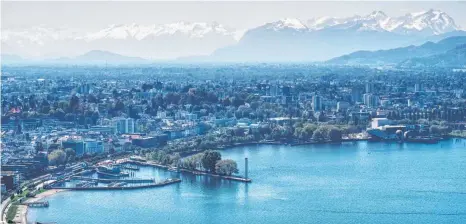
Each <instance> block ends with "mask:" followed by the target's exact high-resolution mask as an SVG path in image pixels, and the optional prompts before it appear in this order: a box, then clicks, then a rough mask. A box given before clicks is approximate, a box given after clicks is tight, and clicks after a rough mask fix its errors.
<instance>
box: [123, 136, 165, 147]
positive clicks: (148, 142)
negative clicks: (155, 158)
mask: <svg viewBox="0 0 466 224" xmlns="http://www.w3.org/2000/svg"><path fill="white" fill-rule="evenodd" d="M131 141H132V144H133V145H135V146H139V147H142V148H150V147H158V146H163V145H166V144H167V141H168V135H166V134H162V135H156V136H150V137H139V138H134V139H132V140H131Z"/></svg>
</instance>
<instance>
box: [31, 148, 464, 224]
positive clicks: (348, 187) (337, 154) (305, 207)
mask: <svg viewBox="0 0 466 224" xmlns="http://www.w3.org/2000/svg"><path fill="white" fill-rule="evenodd" d="M459 141H460V142H457V141H455V140H446V141H442V142H441V143H439V144H434V145H428V144H415V143H409V144H397V143H370V142H355V143H343V144H324V145H308V146H295V147H290V146H249V147H238V148H232V149H228V150H224V151H222V155H223V158H231V159H234V160H236V161H237V162H238V164H239V165H240V172H241V174H243V173H242V172H243V171H244V157H248V158H249V171H250V172H249V176H250V177H251V178H252V179H253V182H252V183H250V184H245V183H238V182H232V181H226V180H219V179H216V178H208V177H199V176H197V177H196V176H193V175H188V174H184V175H182V174H178V173H171V172H167V171H164V170H160V169H155V168H149V167H147V168H143V169H142V170H141V171H140V172H138V173H137V175H136V176H137V177H141V178H156V179H165V178H168V177H178V178H181V179H182V182H181V183H179V184H175V185H170V186H166V187H162V188H152V189H139V190H129V191H68V192H63V193H59V194H56V195H54V196H51V197H49V198H47V200H48V201H49V202H50V207H49V208H31V209H29V213H28V220H29V221H30V222H33V221H43V222H56V223H88V224H91V223H235V224H238V223H286V222H287V223H450V224H451V223H466V140H459Z"/></svg>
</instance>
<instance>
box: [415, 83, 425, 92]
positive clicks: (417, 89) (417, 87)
mask: <svg viewBox="0 0 466 224" xmlns="http://www.w3.org/2000/svg"><path fill="white" fill-rule="evenodd" d="M422 87H423V86H422V84H421V83H416V84H414V92H422V90H423V89H422Z"/></svg>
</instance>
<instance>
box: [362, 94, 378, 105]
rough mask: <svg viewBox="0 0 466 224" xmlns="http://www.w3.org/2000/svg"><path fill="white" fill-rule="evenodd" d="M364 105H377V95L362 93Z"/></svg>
mask: <svg viewBox="0 0 466 224" xmlns="http://www.w3.org/2000/svg"><path fill="white" fill-rule="evenodd" d="M363 99H364V105H366V106H368V107H377V106H378V105H379V97H378V96H375V95H372V94H370V93H365V94H364V95H363Z"/></svg>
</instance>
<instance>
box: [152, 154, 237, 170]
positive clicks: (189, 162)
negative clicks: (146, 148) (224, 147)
mask: <svg viewBox="0 0 466 224" xmlns="http://www.w3.org/2000/svg"><path fill="white" fill-rule="evenodd" d="M147 158H148V159H150V160H152V161H155V162H158V163H160V164H162V165H169V166H175V167H178V168H183V169H187V170H199V171H206V172H209V173H215V174H220V175H232V174H235V173H238V172H239V170H238V165H237V163H236V162H235V161H234V160H231V159H222V155H221V154H220V152H218V151H213V150H207V151H204V152H202V153H197V154H194V155H191V156H188V157H186V158H183V159H181V157H180V155H179V153H174V154H173V155H169V154H167V153H166V152H164V151H162V150H158V151H154V152H151V153H148V154H147Z"/></svg>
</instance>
